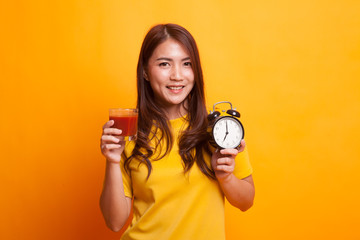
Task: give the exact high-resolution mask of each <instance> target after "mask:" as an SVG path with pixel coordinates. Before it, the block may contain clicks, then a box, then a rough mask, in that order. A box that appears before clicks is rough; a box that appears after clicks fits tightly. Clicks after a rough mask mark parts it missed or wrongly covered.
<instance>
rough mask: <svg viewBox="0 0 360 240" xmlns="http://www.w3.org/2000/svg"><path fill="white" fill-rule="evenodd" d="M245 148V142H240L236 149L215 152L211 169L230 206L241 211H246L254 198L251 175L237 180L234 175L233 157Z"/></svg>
mask: <svg viewBox="0 0 360 240" xmlns="http://www.w3.org/2000/svg"><path fill="white" fill-rule="evenodd" d="M244 148H245V141H244V140H242V142H241V147H240V149H239V150H237V149H222V150H220V151H215V152H214V154H213V156H212V161H211V163H212V167H213V169H214V171H215V176H216V178H217V180H218V182H219V184H220V187H221V189H222V191H223V193H224V195H225V197H226V199H227V200H228V201H229V202H230V204H231V205H233V206H235V207H237V208H239V209H240V210H241V211H246V210H248V209H249V208H250V207H251V206H252V205H253V201H254V197H255V187H254V181H253V178H252V175H250V176H248V177H246V178H243V179H239V178H237V177H236V176H235V175H234V174H233V171H234V169H235V157H236V155H237V154H238V153H239V152H242V151H243V150H244Z"/></svg>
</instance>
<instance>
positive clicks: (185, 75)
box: [145, 38, 194, 112]
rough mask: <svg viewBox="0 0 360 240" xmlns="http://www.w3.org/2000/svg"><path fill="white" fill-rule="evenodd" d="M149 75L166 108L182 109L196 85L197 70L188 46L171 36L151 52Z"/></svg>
mask: <svg viewBox="0 0 360 240" xmlns="http://www.w3.org/2000/svg"><path fill="white" fill-rule="evenodd" d="M145 78H146V79H147V80H148V81H149V82H150V85H151V88H152V89H153V91H154V95H155V98H156V101H158V102H159V103H160V104H161V105H162V106H163V107H165V109H166V110H168V112H169V111H172V110H174V111H182V110H183V109H182V108H183V104H182V103H183V102H184V101H185V100H186V98H187V96H188V95H189V93H190V91H191V90H192V88H193V86H194V72H193V70H192V68H191V61H190V56H189V54H188V52H187V50H186V49H185V48H184V46H183V45H181V44H180V43H179V42H177V41H176V40H174V39H172V38H169V39H167V40H166V41H165V42H163V43H161V44H159V45H158V46H157V47H156V48H155V50H154V52H153V54H152V55H151V57H150V59H149V62H148V65H147V74H146V76H145Z"/></svg>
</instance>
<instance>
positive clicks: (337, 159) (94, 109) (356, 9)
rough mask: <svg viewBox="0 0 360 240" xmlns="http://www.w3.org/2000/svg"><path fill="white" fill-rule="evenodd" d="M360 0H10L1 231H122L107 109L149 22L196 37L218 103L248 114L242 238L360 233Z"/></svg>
mask: <svg viewBox="0 0 360 240" xmlns="http://www.w3.org/2000/svg"><path fill="white" fill-rule="evenodd" d="M359 13H360V1H356V0H354V1H351V0H343V1H341V0H338V1H335V0H328V1H310V0H303V1H287V0H275V1H268V0H262V1H216V0H213V1H206V0H201V1H200V0H199V1H196V0H194V1H186V0H185V1H162V0H158V1H85V0H82V1H78V0H67V1H65V0H62V1H60V0H59V1H36V0H35V1H2V3H0V29H1V38H0V55H1V59H0V63H1V64H0V81H1V82H0V106H1V109H0V147H1V153H0V158H1V167H0V169H1V170H0V183H1V190H0V191H1V198H0V213H1V214H0V239H4V240H5V239H6V240H11V239H16V240H17V239H119V233H112V232H111V231H110V230H108V229H107V228H106V227H105V224H104V221H103V220H102V216H101V214H100V210H99V207H98V199H99V195H100V191H101V187H102V179H103V174H104V158H103V157H102V155H101V154H100V151H99V138H100V135H101V126H102V125H103V123H104V122H105V121H106V120H107V110H108V108H110V107H116V106H134V105H135V101H136V96H135V95H136V90H135V88H136V86H135V71H136V62H137V57H138V53H139V48H140V45H141V42H142V39H143V37H144V35H145V33H146V31H147V30H148V29H149V28H150V27H151V26H152V25H154V24H156V23H167V22H174V23H178V24H180V25H183V26H184V27H186V28H187V29H188V30H189V31H190V32H191V33H192V34H193V35H194V37H195V39H196V40H197V43H198V46H199V49H200V55H201V61H202V64H203V70H204V75H205V82H206V95H207V102H208V105H209V106H210V107H211V105H212V104H213V103H214V102H217V101H222V100H228V101H231V102H232V103H233V104H234V105H235V107H237V109H238V110H239V111H240V112H241V113H242V118H241V119H242V122H243V123H244V126H245V131H246V140H247V145H248V148H249V152H250V156H251V162H252V165H253V167H254V170H255V171H254V179H255V184H256V200H255V204H254V206H253V208H252V209H251V210H249V211H248V212H245V213H242V212H240V211H238V210H236V209H234V208H233V207H231V206H229V205H227V208H226V214H227V215H226V220H227V221H226V228H227V237H228V239H229V240H235V239H360V231H359V229H358V225H359V222H360V219H359V218H360V217H359V216H360V207H359V202H360V193H359V187H358V185H359V183H360V179H359V170H360V164H359V162H360V161H359V160H360V150H359V149H360V148H359V147H358V146H357V145H358V138H359V135H360V127H359V123H360V106H359V105H360V93H359V91H360V83H359V80H360V14H359Z"/></svg>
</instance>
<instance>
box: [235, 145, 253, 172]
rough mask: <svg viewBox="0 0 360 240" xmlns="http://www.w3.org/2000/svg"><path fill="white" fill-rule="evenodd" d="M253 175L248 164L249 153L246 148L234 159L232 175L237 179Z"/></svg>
mask: <svg viewBox="0 0 360 240" xmlns="http://www.w3.org/2000/svg"><path fill="white" fill-rule="evenodd" d="M252 173H253V169H252V166H251V164H250V159H249V153H248V150H247V147H245V149H244V151H242V152H241V153H239V154H238V155H237V156H236V158H235V169H234V175H235V176H236V177H237V178H239V179H242V178H246V177H248V176H250V175H251V174H252Z"/></svg>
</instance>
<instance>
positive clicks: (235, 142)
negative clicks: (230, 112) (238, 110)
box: [213, 116, 244, 148]
mask: <svg viewBox="0 0 360 240" xmlns="http://www.w3.org/2000/svg"><path fill="white" fill-rule="evenodd" d="M213 137H214V140H215V142H216V144H217V145H218V146H219V147H221V148H236V147H238V146H239V145H240V142H241V140H242V139H243V138H244V128H243V126H242V125H241V123H240V121H238V120H237V119H236V118H234V117H228V116H226V117H222V118H220V119H218V120H217V121H216V122H215V124H214V127H213Z"/></svg>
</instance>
